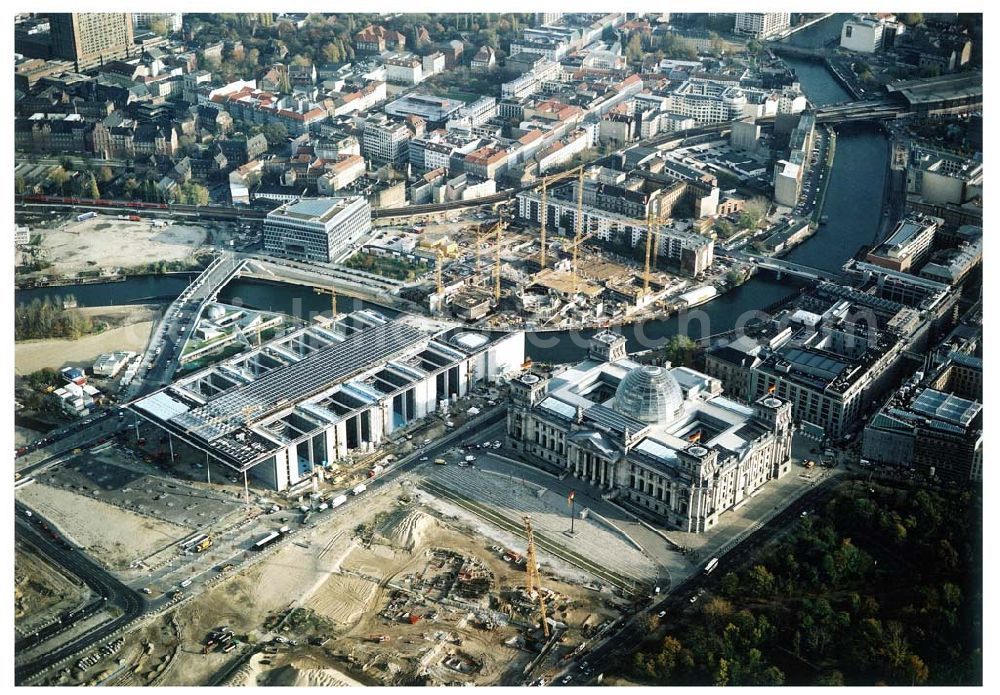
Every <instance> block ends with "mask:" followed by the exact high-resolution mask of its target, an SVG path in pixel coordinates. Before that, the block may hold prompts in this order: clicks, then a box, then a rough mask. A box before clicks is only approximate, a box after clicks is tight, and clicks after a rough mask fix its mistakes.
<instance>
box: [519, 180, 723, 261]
mask: <svg viewBox="0 0 1000 695" xmlns="http://www.w3.org/2000/svg"><path fill="white" fill-rule="evenodd" d="M689 186H690V184H680V185H679V186H678V188H677V190H676V196H677V197H678V198H679V197H681V196H683V194H684V191H685V190H687V188H688V187H689ZM671 192H672V193H673V192H675V191H671ZM715 195H716V196H718V189H716V190H715ZM663 204H664V203H661V205H663ZM546 206H547V207H548V212H547V215H546V220H547V222H548V224H549V226H551V227H556V228H561V227H562V225H563V223H564V222H565V224H566V225H568V227H566V228H565V229H563V232H564V233H566V234H569V233H573V231H574V230H575V229H576V216H577V204H576V201H575V200H570V199H569V198H560V197H558V196H556V195H552V194H549V195H548V198H547V200H546ZM541 208H542V201H541V194H540V193H537V192H534V191H525V192H522V193H518V194H517V210H518V212H517V214H518V217H520V218H522V219H526V220H529V221H531V222H535V223H539V224H540V223H541ZM582 222H583V229H585V230H587V231H588V232H590V233H592V234H593V235H594V237H595V238H597V239H600V240H601V241H606V242H609V243H612V244H616V245H620V246H622V247H624V248H627V249H633V248H635V247H636V246H637V245H638V244H639V243H640V242H641V243H645V239H646V234H647V231H646V225H645V224H644V223H643V222H642V221H641V220H636V219H633V218H632V217H626V216H625V215H621V214H618V213H615V212H610V211H608V210H602V209H600V208H598V207H596V206H595V205H584V206H583V220H582ZM714 250H715V243H714V242H713V241H712V240H711V239H709V238H708V237H704V236H701V235H700V234H695V233H693V232H685V231H680V230H676V229H672V228H670V227H663V226H661V227H659V229H658V230H657V234H656V236H655V239H654V243H653V251H654V253H655V254H656V255H657V256H659V257H661V258H664V259H665V260H667V261H669V262H672V263H673V264H674V265H675V266H676V267H678V268H679V269H681V270H683V271H684V272H686V273H689V274H691V275H698V274H700V273H703V272H705V270H706V269H707V268H708V267H709V266H710V265H712V261H713V260H714V257H715V256H714Z"/></svg>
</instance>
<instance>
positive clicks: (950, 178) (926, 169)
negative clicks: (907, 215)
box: [906, 143, 983, 205]
mask: <svg viewBox="0 0 1000 695" xmlns="http://www.w3.org/2000/svg"><path fill="white" fill-rule="evenodd" d="M906 191H907V193H911V194H915V195H919V196H920V197H921V198H922V199H923V202H925V203H930V204H942V203H945V204H948V203H950V204H952V205H961V204H963V203H967V202H969V201H971V200H974V199H976V198H979V199H980V200H981V199H982V197H983V157H982V154H981V153H978V154H976V155H975V156H973V157H971V158H970V157H966V156H964V155H959V154H957V153H955V152H948V151H946V150H939V149H936V148H933V147H928V146H926V145H923V144H921V143H916V144H914V145H913V146H912V147H911V148H910V161H909V164H908V166H907V168H906Z"/></svg>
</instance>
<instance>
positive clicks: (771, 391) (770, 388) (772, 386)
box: [767, 384, 778, 393]
mask: <svg viewBox="0 0 1000 695" xmlns="http://www.w3.org/2000/svg"><path fill="white" fill-rule="evenodd" d="M776 388H778V385H777V384H771V385H770V386H768V387H767V392H768V393H774V390H775V389H776Z"/></svg>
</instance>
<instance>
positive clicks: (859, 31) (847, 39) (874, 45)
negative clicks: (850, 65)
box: [840, 14, 905, 53]
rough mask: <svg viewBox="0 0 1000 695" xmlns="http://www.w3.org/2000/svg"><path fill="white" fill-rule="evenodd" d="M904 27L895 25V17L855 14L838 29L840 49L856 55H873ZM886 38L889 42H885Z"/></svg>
mask: <svg viewBox="0 0 1000 695" xmlns="http://www.w3.org/2000/svg"><path fill="white" fill-rule="evenodd" d="M904 26H905V25H903V24H899V23H897V22H896V21H895V17H891V16H890V17H879V16H875V15H870V14H856V15H854V16H853V17H851V18H849V19H847V20H845V21H844V24H843V25H842V26H841V28H840V47H841V48H844V49H846V50H848V51H857V52H858V53H874V52H875V51H878V50H880V49H881V48H883V47H885V46H886V44H891V42H892V39H893V38H894V37H895V36H896V34H898V33H901V30H902V29H903V27H904ZM887 38H889V39H890V40H889V41H886V39H887Z"/></svg>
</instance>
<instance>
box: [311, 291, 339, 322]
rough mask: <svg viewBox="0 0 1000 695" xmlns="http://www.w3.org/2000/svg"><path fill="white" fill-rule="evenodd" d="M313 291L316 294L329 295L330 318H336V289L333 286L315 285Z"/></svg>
mask: <svg viewBox="0 0 1000 695" xmlns="http://www.w3.org/2000/svg"><path fill="white" fill-rule="evenodd" d="M313 292H315V293H316V294H328V295H330V320H331V321H332V320H334V319H335V318H337V290H336V288H334V287H315V288H313Z"/></svg>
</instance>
